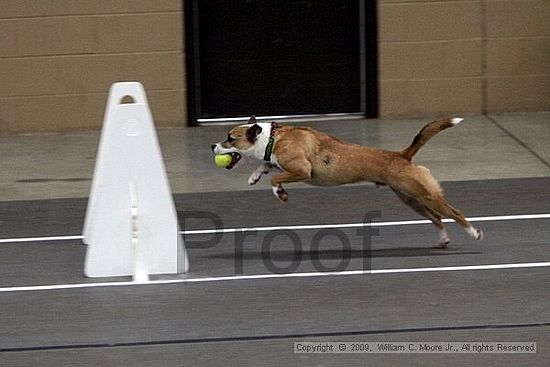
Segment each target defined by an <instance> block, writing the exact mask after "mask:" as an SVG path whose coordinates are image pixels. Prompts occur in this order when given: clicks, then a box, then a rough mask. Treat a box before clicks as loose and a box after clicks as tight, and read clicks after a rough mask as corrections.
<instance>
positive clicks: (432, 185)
mask: <svg viewBox="0 0 550 367" xmlns="http://www.w3.org/2000/svg"><path fill="white" fill-rule="evenodd" d="M413 167H414V168H413V169H412V170H411V171H408V172H407V174H406V175H403V174H401V175H399V176H398V177H394V178H393V181H394V182H393V183H391V186H393V187H395V188H396V189H397V190H398V191H401V192H403V193H404V194H406V195H408V196H412V197H414V198H415V199H416V200H417V201H419V203H420V204H421V205H422V206H424V207H426V208H427V209H429V210H430V211H431V212H433V213H436V214H437V215H439V216H440V217H441V218H451V219H453V220H454V221H455V222H456V223H458V224H459V225H460V226H461V227H462V228H464V230H465V231H466V232H468V234H469V235H470V236H472V237H473V238H475V239H476V240H481V239H483V232H481V230H479V229H476V228H474V226H472V225H471V224H470V222H468V221H467V220H466V218H465V217H464V214H462V213H461V212H460V211H459V210H458V209H455V208H453V207H452V206H451V205H450V204H449V203H447V201H446V200H445V198H444V197H443V192H442V191H441V188H440V186H439V184H438V183H437V181H436V180H435V178H433V176H432V175H431V174H430V170H429V169H427V168H426V167H422V166H413Z"/></svg>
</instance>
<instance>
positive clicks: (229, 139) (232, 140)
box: [227, 135, 235, 143]
mask: <svg viewBox="0 0 550 367" xmlns="http://www.w3.org/2000/svg"><path fill="white" fill-rule="evenodd" d="M234 141H235V139H233V137H232V136H231V135H227V142H228V143H233V142H234Z"/></svg>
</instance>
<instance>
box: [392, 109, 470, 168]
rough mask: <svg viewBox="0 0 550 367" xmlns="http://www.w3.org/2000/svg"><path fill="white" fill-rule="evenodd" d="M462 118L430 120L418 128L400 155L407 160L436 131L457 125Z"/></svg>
mask: <svg viewBox="0 0 550 367" xmlns="http://www.w3.org/2000/svg"><path fill="white" fill-rule="evenodd" d="M462 120H463V119H462V118H460V117H455V118H444V119H441V120H436V121H432V122H430V123H429V124H427V125H426V126H424V127H423V128H422V130H420V132H419V133H418V134H417V135H416V136H415V137H414V139H413V141H412V143H411V145H409V146H408V147H407V148H405V149H404V150H403V151H401V155H402V156H403V157H405V158H406V159H408V160H409V161H410V160H411V159H412V157H414V155H415V154H416V153H417V152H418V151H419V150H420V148H422V147H423V146H424V144H426V143H427V142H428V140H430V139H431V138H432V137H433V136H434V135H436V134H437V133H439V132H441V131H443V130H445V129H448V128H450V127H453V126H455V125H458V124H459V123H460V121H462Z"/></svg>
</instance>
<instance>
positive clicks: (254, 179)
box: [248, 172, 262, 185]
mask: <svg viewBox="0 0 550 367" xmlns="http://www.w3.org/2000/svg"><path fill="white" fill-rule="evenodd" d="M260 178H262V173H257V172H254V173H253V174H251V175H250V177H249V178H248V184H249V185H256V184H257V183H258V181H260Z"/></svg>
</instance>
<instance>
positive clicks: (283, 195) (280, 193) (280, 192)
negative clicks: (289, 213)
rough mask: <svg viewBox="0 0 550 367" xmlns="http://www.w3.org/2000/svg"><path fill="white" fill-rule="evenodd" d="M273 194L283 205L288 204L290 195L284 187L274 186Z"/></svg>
mask: <svg viewBox="0 0 550 367" xmlns="http://www.w3.org/2000/svg"><path fill="white" fill-rule="evenodd" d="M273 194H274V195H275V196H276V197H277V199H279V200H280V201H281V202H282V203H286V202H287V201H288V193H287V192H286V190H285V189H283V187H282V186H274V187H273Z"/></svg>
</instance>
